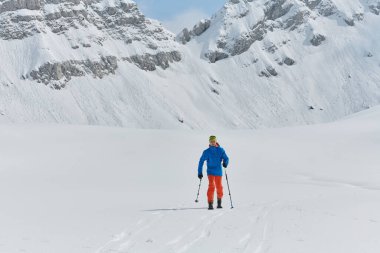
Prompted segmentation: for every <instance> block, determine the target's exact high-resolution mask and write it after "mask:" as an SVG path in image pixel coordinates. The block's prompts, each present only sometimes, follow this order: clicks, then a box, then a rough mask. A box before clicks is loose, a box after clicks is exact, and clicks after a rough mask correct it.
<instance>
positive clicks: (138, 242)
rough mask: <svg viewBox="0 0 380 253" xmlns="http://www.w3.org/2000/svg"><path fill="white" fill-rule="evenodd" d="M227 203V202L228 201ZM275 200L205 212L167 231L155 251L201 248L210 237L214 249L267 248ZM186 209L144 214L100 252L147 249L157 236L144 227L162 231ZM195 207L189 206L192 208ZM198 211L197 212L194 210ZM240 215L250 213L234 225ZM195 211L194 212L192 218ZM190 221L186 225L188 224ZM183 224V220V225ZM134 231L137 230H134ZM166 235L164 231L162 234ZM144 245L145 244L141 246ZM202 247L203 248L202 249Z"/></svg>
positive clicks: (244, 249)
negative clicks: (147, 236)
mask: <svg viewBox="0 0 380 253" xmlns="http://www.w3.org/2000/svg"><path fill="white" fill-rule="evenodd" d="M225 204H227V203H225ZM273 207H274V204H268V205H262V206H256V205H250V206H247V207H241V208H235V209H233V210H231V209H229V208H226V207H225V208H224V209H221V210H218V209H216V210H213V211H208V210H207V212H208V213H206V214H202V215H201V216H200V217H198V218H197V220H196V221H195V222H194V223H192V225H191V226H190V227H189V228H187V229H185V231H183V232H181V233H180V234H179V235H178V233H176V234H175V235H173V234H171V233H169V234H166V235H165V236H164V238H163V240H162V242H161V241H160V243H159V244H158V245H156V246H157V248H155V249H154V250H153V251H154V252H162V253H163V252H176V253H184V252H199V249H201V247H202V245H206V244H208V243H209V242H210V241H212V242H215V245H213V248H214V250H216V251H217V252H242V253H245V252H247V253H248V252H255V253H261V252H265V249H266V247H267V245H269V243H267V241H268V240H269V236H268V233H269V227H270V224H269V223H268V216H269V215H270V213H271V210H272V209H273ZM181 210H184V209H182V208H173V209H162V211H153V212H152V213H148V214H145V215H144V218H142V219H140V220H139V221H138V222H137V223H136V224H135V225H132V226H131V227H129V228H128V229H126V230H125V231H124V232H122V233H120V234H119V235H117V236H115V238H114V239H113V240H111V241H110V242H108V243H107V244H105V245H104V246H103V247H102V248H101V249H99V250H98V251H97V253H112V252H118V253H119V252H120V253H121V252H146V251H145V250H144V249H143V248H144V245H145V244H147V243H153V242H154V241H155V239H154V238H151V239H146V238H145V237H139V235H141V234H142V233H143V232H144V231H145V232H146V231H148V230H149V231H155V232H153V234H156V235H157V234H159V233H160V231H161V229H162V226H161V225H162V224H176V223H175V222H173V219H174V220H175V219H177V217H176V216H177V215H176V212H177V211H181ZM190 210H191V209H189V211H190ZM194 214H195V215H198V213H197V212H195V213H194ZM236 216H245V217H247V219H246V220H244V222H243V224H241V226H237V225H234V223H235V222H236ZM192 218H194V215H191V216H190V219H192ZM188 224H189V223H186V224H185V225H188ZM181 225H182V224H179V226H181ZM182 229H183V227H175V228H173V231H182ZM133 231H134V232H133ZM232 234H233V235H234V237H235V238H236V240H234V243H231V242H229V243H228V244H225V243H223V242H224V241H223V240H225V239H226V238H229V237H231V235H232ZM161 236H162V235H161ZM141 247H142V248H141ZM198 247H199V249H198Z"/></svg>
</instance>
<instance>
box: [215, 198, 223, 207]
mask: <svg viewBox="0 0 380 253" xmlns="http://www.w3.org/2000/svg"><path fill="white" fill-rule="evenodd" d="M216 208H223V207H222V199H218V206H217V207H216Z"/></svg>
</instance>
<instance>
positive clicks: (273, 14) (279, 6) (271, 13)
mask: <svg viewBox="0 0 380 253" xmlns="http://www.w3.org/2000/svg"><path fill="white" fill-rule="evenodd" d="M285 3H286V4H285ZM292 7H293V5H292V4H291V3H287V0H277V1H269V2H268V3H267V6H266V10H265V16H266V18H267V19H269V20H275V19H277V18H279V17H282V16H284V15H285V14H286V13H288V12H289V10H290V9H291V8H292Z"/></svg>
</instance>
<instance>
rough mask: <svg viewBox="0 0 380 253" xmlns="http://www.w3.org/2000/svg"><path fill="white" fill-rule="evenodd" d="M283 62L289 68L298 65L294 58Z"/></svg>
mask: <svg viewBox="0 0 380 253" xmlns="http://www.w3.org/2000/svg"><path fill="white" fill-rule="evenodd" d="M283 62H284V63H285V64H286V65H288V66H292V65H294V64H295V63H296V62H295V61H294V60H293V59H292V58H289V57H285V59H284V60H283Z"/></svg>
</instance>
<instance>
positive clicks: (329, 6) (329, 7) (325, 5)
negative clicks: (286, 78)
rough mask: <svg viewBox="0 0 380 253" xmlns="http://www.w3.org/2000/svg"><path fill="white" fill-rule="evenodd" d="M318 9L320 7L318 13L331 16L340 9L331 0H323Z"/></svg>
mask: <svg viewBox="0 0 380 253" xmlns="http://www.w3.org/2000/svg"><path fill="white" fill-rule="evenodd" d="M316 9H318V13H319V14H321V15H322V16H324V17H328V16H331V15H333V14H335V13H336V12H337V11H338V9H337V7H336V6H335V4H334V3H333V2H332V1H331V0H322V1H321V3H320V4H319V5H318V6H317V8H316Z"/></svg>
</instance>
